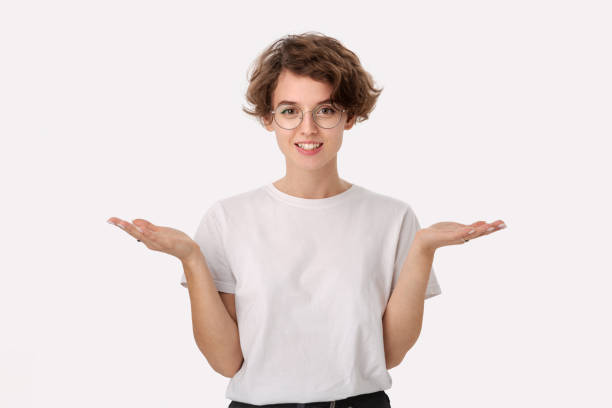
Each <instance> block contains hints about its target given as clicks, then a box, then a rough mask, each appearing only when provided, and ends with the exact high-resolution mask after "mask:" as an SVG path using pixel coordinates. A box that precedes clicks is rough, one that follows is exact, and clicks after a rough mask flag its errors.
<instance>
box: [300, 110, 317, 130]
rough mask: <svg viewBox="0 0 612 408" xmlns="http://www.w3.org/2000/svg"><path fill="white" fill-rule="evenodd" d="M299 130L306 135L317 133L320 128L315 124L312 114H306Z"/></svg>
mask: <svg viewBox="0 0 612 408" xmlns="http://www.w3.org/2000/svg"><path fill="white" fill-rule="evenodd" d="M299 129H300V131H301V133H302V134H305V135H308V134H311V133H316V132H317V130H318V126H317V124H316V123H315V122H314V119H313V117H312V112H308V113H304V115H303V117H302V123H300V126H299Z"/></svg>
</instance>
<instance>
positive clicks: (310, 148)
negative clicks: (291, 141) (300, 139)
mask: <svg viewBox="0 0 612 408" xmlns="http://www.w3.org/2000/svg"><path fill="white" fill-rule="evenodd" d="M322 144H323V143H318V144H302V143H298V144H297V145H298V146H300V147H301V148H302V149H304V150H313V149H316V148H317V147H319V146H321V145H322Z"/></svg>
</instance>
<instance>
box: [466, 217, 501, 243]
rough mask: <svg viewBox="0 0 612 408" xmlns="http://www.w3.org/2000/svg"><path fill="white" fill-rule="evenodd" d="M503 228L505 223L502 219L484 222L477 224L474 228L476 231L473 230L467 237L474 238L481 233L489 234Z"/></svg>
mask: <svg viewBox="0 0 612 408" xmlns="http://www.w3.org/2000/svg"><path fill="white" fill-rule="evenodd" d="M500 227H501V228H500ZM503 228H505V224H504V222H503V221H502V220H497V221H494V222H492V223H484V224H481V225H479V226H478V227H477V228H475V229H476V231H474V233H473V234H469V236H468V237H467V239H474V238H478V237H480V236H482V235H489V234H490V233H492V232H495V231H497V230H500V229H503Z"/></svg>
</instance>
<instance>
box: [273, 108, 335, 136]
mask: <svg viewBox="0 0 612 408" xmlns="http://www.w3.org/2000/svg"><path fill="white" fill-rule="evenodd" d="M308 112H312V119H313V120H314V122H315V123H316V124H317V126H319V127H322V128H323V129H331V128H334V127H336V126H337V125H338V123H340V119H341V118H342V113H343V112H346V109H340V108H338V107H336V106H334V105H333V104H331V103H323V104H321V105H317V107H315V108H314V109H313V110H312V111H308ZM308 112H304V111H303V110H302V108H300V107H299V106H298V105H294V104H281V105H278V106H277V108H276V109H275V110H272V111H270V113H272V114H273V115H274V121H275V122H276V124H277V125H278V126H280V127H281V128H283V129H286V130H291V129H295V128H296V127H298V126H299V125H300V123H302V119H303V118H304V113H308Z"/></svg>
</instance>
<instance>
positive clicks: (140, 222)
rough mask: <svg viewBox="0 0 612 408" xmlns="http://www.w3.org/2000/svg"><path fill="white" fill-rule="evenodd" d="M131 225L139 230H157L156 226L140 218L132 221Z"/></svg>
mask: <svg viewBox="0 0 612 408" xmlns="http://www.w3.org/2000/svg"><path fill="white" fill-rule="evenodd" d="M132 223H133V224H134V225H138V226H139V227H140V228H148V229H150V230H151V231H157V230H158V229H159V227H158V226H157V225H155V224H153V223H150V222H149V221H147V220H145V219H142V218H136V219H134V220H132Z"/></svg>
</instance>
